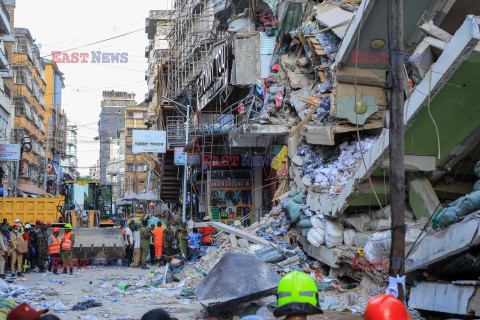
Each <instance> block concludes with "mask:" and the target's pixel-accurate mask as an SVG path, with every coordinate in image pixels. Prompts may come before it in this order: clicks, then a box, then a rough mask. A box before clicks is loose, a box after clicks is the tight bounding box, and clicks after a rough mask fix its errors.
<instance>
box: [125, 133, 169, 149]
mask: <svg viewBox="0 0 480 320" xmlns="http://www.w3.org/2000/svg"><path fill="white" fill-rule="evenodd" d="M132 152H133V153H143V152H145V153H166V152H167V132H166V131H156V130H133V131H132Z"/></svg>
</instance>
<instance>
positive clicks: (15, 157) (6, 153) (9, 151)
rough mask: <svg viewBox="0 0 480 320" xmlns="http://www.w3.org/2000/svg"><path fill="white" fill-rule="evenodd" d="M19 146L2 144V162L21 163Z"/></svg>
mask: <svg viewBox="0 0 480 320" xmlns="http://www.w3.org/2000/svg"><path fill="white" fill-rule="evenodd" d="M19 160H20V145H19V144H0V161H19Z"/></svg>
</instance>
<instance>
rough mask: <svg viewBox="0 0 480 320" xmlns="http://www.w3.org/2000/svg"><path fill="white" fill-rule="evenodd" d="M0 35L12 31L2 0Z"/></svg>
mask: <svg viewBox="0 0 480 320" xmlns="http://www.w3.org/2000/svg"><path fill="white" fill-rule="evenodd" d="M0 4H1V6H0V35H9V34H11V33H12V30H11V27H10V16H9V15H8V11H7V8H6V7H5V4H4V3H3V1H0Z"/></svg>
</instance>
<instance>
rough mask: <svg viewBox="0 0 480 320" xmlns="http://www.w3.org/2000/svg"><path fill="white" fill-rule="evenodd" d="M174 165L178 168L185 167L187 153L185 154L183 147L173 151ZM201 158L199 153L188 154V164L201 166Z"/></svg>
mask: <svg viewBox="0 0 480 320" xmlns="http://www.w3.org/2000/svg"><path fill="white" fill-rule="evenodd" d="M173 150H174V151H173V164H174V165H176V166H184V165H185V155H186V154H187V153H186V152H183V147H176V148H174V149H173ZM200 160H201V158H200V154H199V153H192V152H189V153H188V159H187V161H188V164H189V165H200V163H201V161H200Z"/></svg>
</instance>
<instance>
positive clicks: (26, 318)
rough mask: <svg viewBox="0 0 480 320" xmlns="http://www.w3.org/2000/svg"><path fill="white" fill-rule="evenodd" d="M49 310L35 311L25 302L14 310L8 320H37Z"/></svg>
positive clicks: (9, 314)
mask: <svg viewBox="0 0 480 320" xmlns="http://www.w3.org/2000/svg"><path fill="white" fill-rule="evenodd" d="M47 312H48V309H43V310H39V311H37V310H35V309H33V308H32V307H31V306H30V305H29V304H28V303H26V302H24V303H22V304H19V305H18V306H16V307H15V308H13V309H12V310H11V311H10V312H9V313H8V315H7V320H36V319H38V318H40V317H41V316H42V314H44V313H47Z"/></svg>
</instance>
